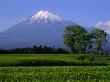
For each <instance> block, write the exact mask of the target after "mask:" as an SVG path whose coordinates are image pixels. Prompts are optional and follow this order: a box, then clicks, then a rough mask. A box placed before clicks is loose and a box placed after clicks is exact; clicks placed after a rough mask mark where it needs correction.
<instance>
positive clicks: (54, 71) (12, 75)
mask: <svg viewBox="0 0 110 82" xmlns="http://www.w3.org/2000/svg"><path fill="white" fill-rule="evenodd" d="M0 82H110V66H53V67H52V66H50V67H48V66H46V67H45V66H44V67H0Z"/></svg>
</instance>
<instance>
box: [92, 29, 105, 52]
mask: <svg viewBox="0 0 110 82" xmlns="http://www.w3.org/2000/svg"><path fill="white" fill-rule="evenodd" d="M91 36H92V38H93V41H94V43H95V50H96V52H97V53H99V54H102V53H103V52H102V46H103V45H104V43H105V42H106V36H107V33H106V32H105V31H104V30H101V29H98V28H95V29H93V31H92V32H91Z"/></svg>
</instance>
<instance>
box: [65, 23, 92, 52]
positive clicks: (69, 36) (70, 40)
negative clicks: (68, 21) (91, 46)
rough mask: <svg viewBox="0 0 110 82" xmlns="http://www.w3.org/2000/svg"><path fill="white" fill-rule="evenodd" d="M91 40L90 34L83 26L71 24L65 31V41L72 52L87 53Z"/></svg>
mask: <svg viewBox="0 0 110 82" xmlns="http://www.w3.org/2000/svg"><path fill="white" fill-rule="evenodd" d="M89 42H90V35H89V33H88V32H87V31H86V30H85V29H84V28H83V27H82V26H79V25H75V26H69V27H67V28H66V29H65V31H64V43H65V44H66V45H67V46H68V47H69V48H70V52H71V53H85V51H86V47H87V45H88V43H89Z"/></svg>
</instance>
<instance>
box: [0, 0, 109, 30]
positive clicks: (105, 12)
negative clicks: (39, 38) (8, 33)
mask: <svg viewBox="0 0 110 82" xmlns="http://www.w3.org/2000/svg"><path fill="white" fill-rule="evenodd" d="M40 10H47V11H50V12H53V13H54V14H57V15H59V16H61V17H63V18H66V19H69V20H72V21H73V22H74V23H77V24H80V25H82V26H85V27H93V26H95V25H105V24H107V25H108V26H110V0H0V31H3V30H6V29H8V28H10V27H11V26H13V25H15V24H17V23H19V22H21V21H22V20H24V19H25V18H27V17H29V16H32V15H33V14H35V13H36V12H37V11H40ZM109 30H110V28H109Z"/></svg>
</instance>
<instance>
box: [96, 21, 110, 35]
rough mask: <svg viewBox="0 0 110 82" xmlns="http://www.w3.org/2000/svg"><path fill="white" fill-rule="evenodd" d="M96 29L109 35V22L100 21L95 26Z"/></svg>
mask: <svg viewBox="0 0 110 82" xmlns="http://www.w3.org/2000/svg"><path fill="white" fill-rule="evenodd" d="M96 27H97V28H100V29H102V30H105V31H106V32H107V33H109V34H110V21H100V22H98V23H97V24H96Z"/></svg>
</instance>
